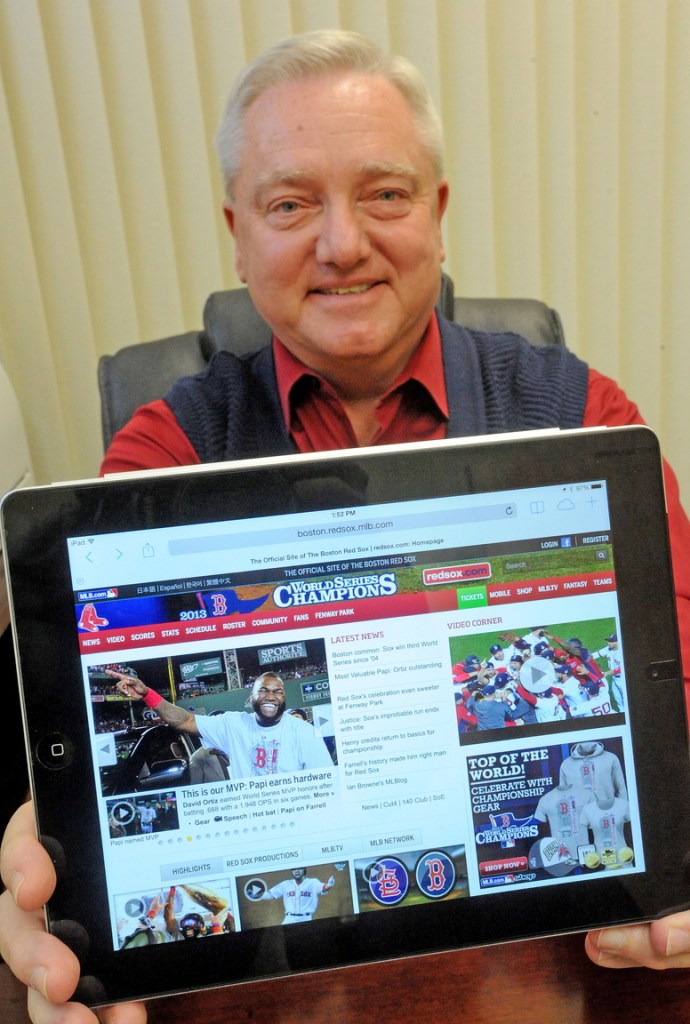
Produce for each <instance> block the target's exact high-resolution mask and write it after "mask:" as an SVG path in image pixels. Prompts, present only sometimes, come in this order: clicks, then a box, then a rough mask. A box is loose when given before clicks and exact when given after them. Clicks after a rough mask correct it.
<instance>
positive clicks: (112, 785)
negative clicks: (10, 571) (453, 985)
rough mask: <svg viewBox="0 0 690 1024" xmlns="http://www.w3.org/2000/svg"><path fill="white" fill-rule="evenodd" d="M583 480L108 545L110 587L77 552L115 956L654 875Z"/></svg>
mask: <svg viewBox="0 0 690 1024" xmlns="http://www.w3.org/2000/svg"><path fill="white" fill-rule="evenodd" d="M574 486H575V485H574ZM576 486H577V487H578V488H580V487H582V488H583V491H579V490H578V491H574V492H573V493H572V501H571V503H572V505H573V506H574V507H573V508H572V509H571V508H569V507H568V508H566V507H564V508H563V509H560V510H559V509H558V507H557V506H558V504H559V502H562V500H563V496H562V490H563V489H562V488H558V489H556V488H539V489H532V490H531V491H530V492H529V493H528V494H525V495H523V494H521V493H520V492H510V493H506V494H503V495H480V496H465V497H463V498H458V499H441V500H439V501H435V502H424V503H419V502H418V503H415V507H412V506H410V505H407V506H400V507H398V506H395V507H388V506H386V507H382V506H380V507H378V508H376V509H372V508H366V509H360V510H353V511H354V513H355V514H354V515H353V516H352V517H349V516H348V517H347V518H348V520H349V519H350V518H351V519H352V521H351V522H349V521H348V522H345V523H343V522H341V518H342V517H341V515H340V514H341V513H342V512H343V511H344V510H340V509H339V510H335V512H334V519H333V520H332V521H330V522H329V521H328V520H325V525H318V524H319V523H324V517H325V516H326V515H327V513H324V512H323V511H320V512H319V513H313V514H312V513H308V514H304V515H300V516H292V517H289V521H288V518H287V517H285V518H284V519H281V520H280V521H279V522H268V523H263V522H258V523H257V522H256V521H252V524H251V526H252V530H251V534H252V537H251V538H249V537H248V538H247V543H246V544H244V545H242V546H241V548H240V549H239V550H238V548H237V546H235V545H231V544H229V543H228V542H227V538H228V536H230V535H232V536H235V531H234V530H233V531H231V529H230V527H231V526H233V525H234V524H210V525H208V526H206V527H204V528H201V527H194V528H192V527H185V528H184V531H182V529H180V530H175V531H167V534H168V535H167V536H161V534H163V533H166V531H153V533H155V534H156V535H155V536H151V533H148V534H147V535H146V536H144V535H143V534H142V535H137V536H135V537H131V536H124V535H118V536H116V537H111V538H103V537H99V538H96V540H95V543H97V545H98V546H99V549H100V550H101V551H105V549H106V545H107V544H110V545H112V546H113V547H116V548H117V549H118V550H122V549H123V548H124V545H125V544H127V545H128V548H127V551H129V552H132V551H136V556H135V555H128V556H127V565H126V566H125V567H124V570H123V568H122V567H119V566H118V567H117V569H115V568H114V567H113V564H112V563H110V562H108V559H107V557H105V556H103V557H102V558H101V560H100V562H99V563H98V564H99V566H100V568H99V571H98V573H95V572H94V573H91V570H90V568H89V569H87V570H86V571H84V567H83V564H82V562H81V561H80V555H82V554H83V552H84V551H85V550H86V551H89V550H91V551H92V550H93V545H92V544H90V543H89V539H88V538H86V539H85V538H75V539H74V540H73V541H72V542H70V544H71V548H70V557H71V559H72V564H73V578H74V585H75V591H74V596H75V628H76V630H77V632H78V635H79V641H80V646H81V651H82V662H83V673H84V694H85V700H86V703H87V707H88V713H89V721H90V723H91V729H92V742H93V764H92V769H93V773H94V780H95V785H96V788H97V792H98V794H99V801H100V808H101V841H102V844H103V848H104V855H105V861H106V870H107V879H108V889H109V893H110V906H109V908H108V910H109V913H110V918H111V922H112V934H113V944H114V948H116V949H120V948H130V947H131V946H133V945H139V944H144V943H148V942H150V941H156V942H159V941H160V942H168V941H183V940H185V939H187V938H190V937H209V936H213V935H214V934H219V933H222V932H228V931H235V930H248V929H252V928H257V927H264V926H267V925H269V926H270V925H276V926H278V925H288V924H299V923H306V922H308V921H309V920H312V919H314V918H318V917H323V916H331V915H333V916H340V915H342V914H352V913H366V912H369V911H371V910H374V909H376V910H380V909H382V908H388V909H395V908H396V907H399V906H411V905H418V904H423V903H428V902H429V901H435V900H441V899H443V900H447V899H464V898H479V897H486V898H491V896H492V894H494V893H496V892H498V891H501V890H503V889H505V888H506V887H509V888H516V887H532V886H535V885H537V886H542V885H558V884H563V883H564V882H573V881H576V882H582V883H583V884H586V882H587V881H588V880H589V879H591V878H594V877H596V876H597V875H600V874H601V873H602V872H605V871H610V870H614V869H615V870H624V871H641V870H644V855H643V845H642V837H641V834H640V827H639V818H638V814H637V803H636V789H635V775H634V764H633V761H632V756H631V745H630V737H629V727H628V719H627V699H626V687H625V665H624V660H623V656H622V649H623V647H624V637H621V636H620V628H619V619H618V606H617V600H616V581H615V566H614V544H613V538H612V536H611V535H610V532H609V523H608V518H607V511H606V502H605V492H602V490H601V485H600V484H599V483H598V482H595V484H593V485H592V486H596V488H597V492H598V493H597V498H598V499H600V500H598V503H597V505H598V507H597V508H596V509H595V510H594V511H592V509H591V508H588V506H587V505H586V503H585V501H584V499H585V498H588V497H589V498H591V492H590V491H589V490H588V491H585V490H584V488H585V487H589V485H576ZM568 497H569V499H570V498H571V495H568ZM581 498H582V499H583V500H582V501H580V499H581ZM419 505H423V506H424V507H423V508H418V507H417V506H419ZM551 506H553V510H552V511H550V508H551ZM478 509H479V510H481V511H480V512H479V513H478V511H477V510H478ZM487 509H488V510H489V511H488V512H487ZM542 509H543V511H541V510H542ZM458 510H459V511H460V513H461V514H460V516H459V517H458V515H457V513H458ZM317 516H318V520H317V518H315V517H317ZM559 516H560V518H559ZM453 517H454V518H453ZM362 523H369V524H372V525H371V526H369V527H364V529H362V530H359V528H358V525H361V524H362ZM346 526H351V527H353V528H354V529H353V530H348V529H344V530H343V531H342V532H340V533H333V532H331V531H332V530H334V529H337V528H338V527H346ZM556 526H558V527H560V529H556V528H555V527H556ZM280 531H288V532H289V536H286V535H284V536H281V537H279V538H278V541H279V542H278V543H276V544H275V545H272V546H271V545H269V546H266V544H265V536H261V535H262V534H264V533H268V534H269V535H270V537H271V538H273V539H275V536H276V534H279V533H280ZM321 531H326V533H322V532H321ZM307 534H310V536H306V535H307ZM353 534H354V535H355V536H356V540H352V536H353ZM298 535H299V536H298ZM363 536H365V538H366V539H365V540H363V539H362V537H363ZM82 541H84V544H82V543H81V542H82ZM99 557H100V556H99ZM89 561H90V562H91V560H89ZM161 569H162V571H161ZM113 673H114V674H113ZM118 674H125V675H127V676H133V677H137V678H139V679H141V680H142V681H143V682H144V683H145V684H146V686H148V687H149V688H150V689H152V690H153V691H155V692H156V693H158V694H160V695H161V696H162V697H163V698H164V699H165V700H166V701H168V702H169V703H171V704H173V705H175V706H178V707H181V708H183V709H185V711H190V712H192V713H193V714H194V715H196V716H197V718H196V720H195V721H196V723H197V725H198V728H199V735H195V734H194V733H188V732H185V733H182V732H178V731H176V730H175V729H174V728H173V726H172V725H167V724H165V722H164V721H162V720H161V718H160V717H159V715H158V714H157V713H156V709H155V707H150V706H148V704H147V703H145V702H144V701H142V700H136V699H131V698H128V697H125V696H123V695H122V693H121V692H120V691H119V690H118V689H117V687H116V685H115V683H116V679H117V677H118ZM276 679H277V682H276ZM262 685H263V686H264V689H268V690H270V693H271V695H269V697H268V698H265V697H261V698H260V697H259V696H258V694H259V688H260V687H261V686H262ZM277 686H278V687H279V688H280V690H281V693H279V694H278V696H275V693H276V687H277ZM259 699H261V700H263V699H268V700H269V701H274V702H275V701H277V702H278V703H279V704H281V703H282V704H283V705H284V706H283V707H282V708H281V710H280V715H279V721H278V723H277V724H276V723H274V722H273V721H271V722H268V723H267V722H266V721H265V720H262V716H261V714H260V704H257V700H259ZM135 845H136V846H137V847H138V849H137V854H136V855H137V865H138V873H137V881H136V883H135V884H133V882H132V876H131V870H130V868H129V865H130V864H131V855H132V850H131V847H132V846H135ZM151 936H154V937H153V939H152V938H151Z"/></svg>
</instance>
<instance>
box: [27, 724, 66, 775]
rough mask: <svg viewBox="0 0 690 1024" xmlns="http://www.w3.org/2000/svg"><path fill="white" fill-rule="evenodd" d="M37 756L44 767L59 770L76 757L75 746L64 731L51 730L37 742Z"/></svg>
mask: <svg viewBox="0 0 690 1024" xmlns="http://www.w3.org/2000/svg"><path fill="white" fill-rule="evenodd" d="M36 758H37V759H38V760H39V761H40V763H41V764H42V765H43V767H44V768H49V769H50V770H51V771H59V770H60V769H61V768H66V767H67V765H68V764H71V763H72V761H73V759H74V746H73V744H72V741H71V740H70V738H69V736H66V735H65V734H64V733H63V732H49V733H47V734H46V735H45V736H43V737H42V738H41V739H40V740H39V741H38V743H37V744H36Z"/></svg>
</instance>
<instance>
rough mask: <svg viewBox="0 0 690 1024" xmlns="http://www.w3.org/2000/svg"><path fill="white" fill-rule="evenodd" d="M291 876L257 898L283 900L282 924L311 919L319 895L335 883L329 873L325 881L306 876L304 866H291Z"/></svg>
mask: <svg viewBox="0 0 690 1024" xmlns="http://www.w3.org/2000/svg"><path fill="white" fill-rule="evenodd" d="M290 874H291V876H292V877H291V878H286V879H284V880H283V881H282V882H278V883H277V884H276V885H274V886H271V888H270V889H267V890H266V891H265V892H264V893H262V895H261V896H259V897H258V898H259V899H261V900H280V899H282V901H283V908H284V910H285V917H284V918H283V922H282V923H283V924H300V923H301V922H304V921H311V920H312V918H313V916H314V914H315V913H316V911H317V910H318V907H319V897H320V896H325V895H326V893H328V892H330V891H331V889H332V888H333V886H334V885H335V878H333V876H332V875H331V877H330V878H329V879H328V881H327V882H321V881H320V880H319V879H318V878H307V869H306V868H293V869H292V871H291V872H290Z"/></svg>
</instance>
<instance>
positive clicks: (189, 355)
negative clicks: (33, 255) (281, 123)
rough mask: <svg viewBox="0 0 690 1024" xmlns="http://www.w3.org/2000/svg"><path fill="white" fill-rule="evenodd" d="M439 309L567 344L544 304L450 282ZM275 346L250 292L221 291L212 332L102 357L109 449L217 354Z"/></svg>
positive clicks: (475, 325)
mask: <svg viewBox="0 0 690 1024" xmlns="http://www.w3.org/2000/svg"><path fill="white" fill-rule="evenodd" d="M438 309H439V311H440V312H441V314H442V315H443V316H445V317H446V319H448V320H455V321H456V323H460V324H463V325H464V326H465V327H470V328H471V329H472V330H477V331H488V332H490V333H497V334H498V333H504V332H506V331H512V332H513V333H515V334H521V335H522V336H523V337H525V338H527V340H528V341H531V342H532V343H533V344H535V345H554V344H557V345H562V344H564V338H563V329H562V326H561V321H560V318H559V316H558V313H556V311H555V310H553V309H550V308H549V307H548V306H546V305H545V304H544V303H543V302H539V301H538V300H536V299H465V298H456V297H455V295H454V288H453V282H452V280H451V279H450V278H449V277H448V275H447V274H443V275H442V279H441V289H440V292H439V301H438ZM270 340H271V329H270V327H269V326H268V324H267V323H266V322H265V321H264V320H262V318H261V317H260V316H259V314H258V313H257V311H256V308H255V306H254V304H253V302H252V300H251V298H250V297H249V292H248V291H247V289H246V288H234V289H232V290H229V291H222V292H213V293H212V294H211V295H209V297H208V299H207V300H206V305H205V307H204V328H203V330H201V331H190V332H188V333H187V334H177V335H174V336H173V337H170V338H161V339H159V340H158V341H146V342H140V343H139V344H136V345H128V346H127V347H126V348H123V349H120V351H119V352H116V353H115V355H112V356H102V358H101V359H100V362H99V364H98V386H99V390H100V395H101V421H102V427H103V444H104V447H105V448H107V447H108V445H109V444H110V441H111V440H112V437H113V434H115V433H116V431H118V430H119V429H120V428H121V427H123V426H124V425H125V423H127V421H128V420H129V419H130V418H131V417H132V415H133V413H134V412H135V410H136V409H138V408H139V406H140V405H145V404H146V403H147V402H152V401H154V400H155V399H156V398H162V397H163V396H164V395H165V394H166V392H167V391H168V390H169V389H170V387H171V386H172V384H174V382H175V381H176V380H177V379H178V378H179V377H186V376H189V375H191V374H194V373H199V372H200V371H201V370H203V369H204V368H205V367H206V365H207V363H208V361H209V359H210V358H211V356H212V355H213V354H214V352H218V351H220V350H222V349H227V350H229V351H231V352H236V353H237V354H241V353H242V352H250V351H252V350H253V349H255V348H260V347H261V346H262V345H264V344H267V343H268V342H269V341H270Z"/></svg>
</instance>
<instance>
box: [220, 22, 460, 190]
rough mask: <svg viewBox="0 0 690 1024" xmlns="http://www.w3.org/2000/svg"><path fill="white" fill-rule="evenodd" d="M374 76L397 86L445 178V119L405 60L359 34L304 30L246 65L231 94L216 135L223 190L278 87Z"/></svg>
mask: <svg viewBox="0 0 690 1024" xmlns="http://www.w3.org/2000/svg"><path fill="white" fill-rule="evenodd" d="M346 71H354V72H358V73H360V74H363V75H374V76H379V77H381V78H384V79H386V80H387V81H388V82H390V83H391V85H394V86H395V87H396V88H397V89H398V90H399V92H400V93H402V95H403V97H404V98H405V99H406V100H407V102H408V104H409V106H410V110H411V112H412V116H413V118H414V120H415V122H416V123H417V126H418V128H419V132H420V137H421V141H422V144H423V145H424V146H425V147H426V149H427V150H428V153H429V156H430V157H431V160H432V162H433V166H434V173H435V174H436V177H437V178H441V176H442V174H443V133H442V129H441V120H440V118H439V115H438V112H437V111H436V108H435V107H434V104H433V101H432V99H431V95H430V93H429V89H428V88H427V85H426V82H425V81H424V78H423V77H422V75H421V73H420V72H419V71H418V69H417V68H416V67H415V66H414V64H411V63H410V62H409V61H408V60H406V59H405V58H404V57H399V56H395V55H391V54H387V53H385V52H384V51H383V50H381V49H380V48H379V47H378V46H377V45H376V44H375V43H372V42H371V40H369V39H367V38H366V37H365V36H362V35H359V33H357V32H345V31H341V30H337V29H325V30H317V31H314V32H304V33H301V34H300V35H296V36H291V37H290V38H289V39H284V40H283V41H282V42H280V43H277V44H276V45H275V46H272V47H271V48H270V49H268V50H265V51H264V52H263V53H262V54H260V55H259V56H258V57H257V58H256V59H255V60H253V61H252V62H251V64H249V65H247V67H246V68H245V69H244V71H243V72H242V73H241V74H240V76H239V78H238V79H237V81H236V83H235V85H234V87H233V89H232V92H231V93H230V95H229V97H228V100H227V103H226V106H225V111H224V113H223V117H222V119H221V122H220V125H219V127H218V131H217V133H216V152H217V153H218V161H219V163H220V169H221V171H222V174H223V181H224V183H225V191H226V195H227V196H228V198H230V199H231V198H232V196H233V190H234V183H235V179H236V177H237V174H238V172H239V169H240V162H241V159H242V148H243V145H244V120H245V115H246V113H247V110H248V109H249V107H250V106H251V104H252V103H253V102H254V100H256V99H258V98H259V96H261V94H262V93H263V92H265V91H266V90H267V89H270V88H271V87H272V86H274V85H282V84H286V83H288V82H294V81H297V80H298V79H300V78H308V77H317V76H318V75H327V74H333V73H337V72H346Z"/></svg>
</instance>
